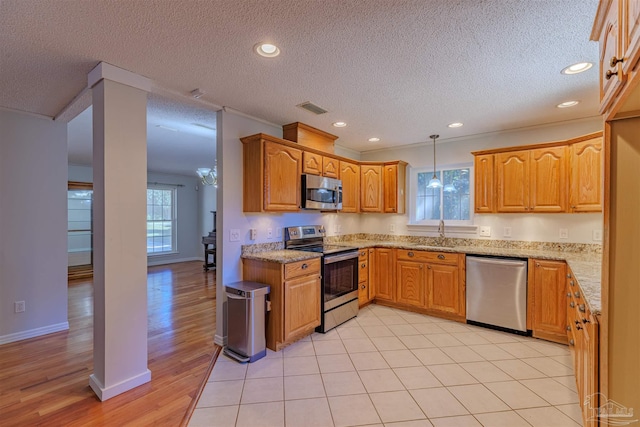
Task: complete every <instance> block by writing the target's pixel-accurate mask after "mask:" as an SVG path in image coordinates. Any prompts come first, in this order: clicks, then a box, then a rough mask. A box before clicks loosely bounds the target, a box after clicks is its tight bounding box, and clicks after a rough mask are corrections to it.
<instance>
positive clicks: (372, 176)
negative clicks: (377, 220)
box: [360, 165, 383, 212]
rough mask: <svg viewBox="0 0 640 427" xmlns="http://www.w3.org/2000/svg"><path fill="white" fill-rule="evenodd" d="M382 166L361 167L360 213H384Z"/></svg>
mask: <svg viewBox="0 0 640 427" xmlns="http://www.w3.org/2000/svg"><path fill="white" fill-rule="evenodd" d="M382 204H383V200H382V165H360V211H361V212H382V211H383V210H382Z"/></svg>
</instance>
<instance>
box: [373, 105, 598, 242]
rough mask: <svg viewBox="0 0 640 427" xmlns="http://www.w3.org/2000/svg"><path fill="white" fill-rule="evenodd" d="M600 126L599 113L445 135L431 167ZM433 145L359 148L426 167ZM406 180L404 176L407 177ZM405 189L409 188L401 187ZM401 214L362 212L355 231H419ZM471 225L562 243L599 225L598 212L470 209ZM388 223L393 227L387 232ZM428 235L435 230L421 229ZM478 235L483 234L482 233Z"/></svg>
mask: <svg viewBox="0 0 640 427" xmlns="http://www.w3.org/2000/svg"><path fill="white" fill-rule="evenodd" d="M601 130H602V119H601V118H600V117H594V118H590V119H582V120H575V121H571V122H564V123H559V124H554V125H547V126H537V127H532V128H527V129H520V130H514V131H505V132H497V133H490V134H485V135H477V136H473V137H469V138H460V139H456V140H448V141H444V142H441V143H438V144H437V145H436V150H437V153H436V157H437V167H438V168H440V167H441V166H446V165H455V164H460V163H473V156H472V155H471V152H472V151H479V150H486V149H491V148H501V147H510V146H515V145H527V144H534V143H541V142H551V141H557V140H564V139H569V138H574V137H577V136H580V135H585V134H588V133H592V132H598V131H601ZM432 150H433V146H432V145H431V144H430V143H425V144H420V145H413V146H405V147H402V148H397V149H384V150H377V151H370V152H365V153H362V156H361V160H363V161H383V160H404V161H406V162H408V163H409V165H410V166H411V167H414V168H421V167H432V165H433V151H432ZM407 186H409V177H407ZM407 194H410V188H407ZM408 221H409V214H406V215H378V214H373V215H372V214H364V215H362V219H361V223H360V224H361V225H360V232H363V233H388V234H423V233H417V232H415V231H413V232H411V231H409V229H408V228H407V222H408ZM473 223H474V224H475V225H481V226H490V227H491V237H489V238H490V239H505V238H506V237H504V235H503V234H504V227H511V234H512V235H511V237H510V239H512V240H529V241H553V242H564V243H599V242H595V241H594V240H593V238H592V237H593V236H592V235H593V230H602V214H475V215H474V220H473ZM391 224H394V226H395V232H393V233H392V232H390V225H391ZM560 228H566V229H568V231H569V238H568V239H560V237H559V231H560ZM424 235H431V236H434V235H436V233H434V232H430V233H424ZM452 237H467V238H480V237H479V236H478V235H477V234H474V235H457V234H456V235H452ZM483 239H486V238H485V237H483Z"/></svg>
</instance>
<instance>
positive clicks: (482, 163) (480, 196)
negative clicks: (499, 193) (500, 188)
mask: <svg viewBox="0 0 640 427" xmlns="http://www.w3.org/2000/svg"><path fill="white" fill-rule="evenodd" d="M474 169H475V182H474V185H475V194H474V197H475V205H476V207H475V209H476V212H477V213H489V212H495V206H494V197H493V175H494V174H493V154H485V155H480V156H475V157H474Z"/></svg>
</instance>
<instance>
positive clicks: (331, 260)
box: [324, 251, 358, 264]
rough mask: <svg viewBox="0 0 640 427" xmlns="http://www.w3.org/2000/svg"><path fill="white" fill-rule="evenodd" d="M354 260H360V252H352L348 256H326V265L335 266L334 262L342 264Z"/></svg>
mask: <svg viewBox="0 0 640 427" xmlns="http://www.w3.org/2000/svg"><path fill="white" fill-rule="evenodd" d="M354 258H358V252H357V251H356V252H350V253H348V254H342V255H330V256H327V255H325V256H324V263H325V264H333V263H334V262H340V261H346V260H349V259H354Z"/></svg>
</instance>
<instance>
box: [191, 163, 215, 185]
mask: <svg viewBox="0 0 640 427" xmlns="http://www.w3.org/2000/svg"><path fill="white" fill-rule="evenodd" d="M196 173H197V174H198V176H199V177H200V180H201V181H202V184H203V185H213V186H214V187H216V188H218V167H217V164H214V165H213V169H211V168H198V170H196Z"/></svg>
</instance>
